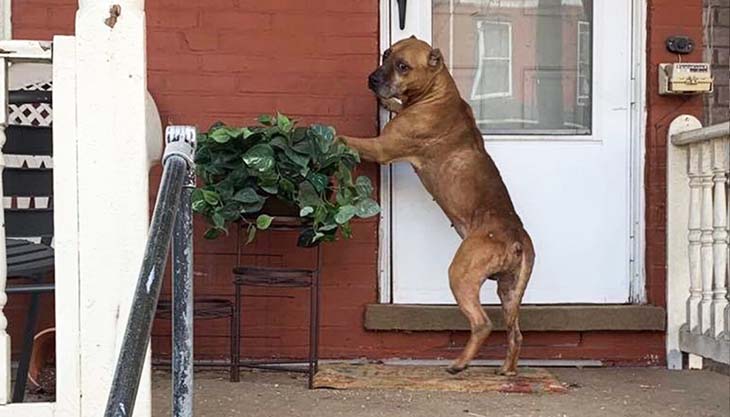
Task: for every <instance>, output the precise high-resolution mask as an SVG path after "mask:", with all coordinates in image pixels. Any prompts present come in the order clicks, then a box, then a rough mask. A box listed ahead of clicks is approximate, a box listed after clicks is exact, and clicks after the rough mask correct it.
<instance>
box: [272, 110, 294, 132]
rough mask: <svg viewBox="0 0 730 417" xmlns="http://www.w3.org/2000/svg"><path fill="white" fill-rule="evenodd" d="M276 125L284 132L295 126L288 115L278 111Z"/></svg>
mask: <svg viewBox="0 0 730 417" xmlns="http://www.w3.org/2000/svg"><path fill="white" fill-rule="evenodd" d="M276 126H277V127H278V128H279V129H281V130H282V131H283V132H289V131H290V130H291V129H292V128H293V127H294V122H292V121H291V120H290V119H289V118H288V117H286V116H284V115H283V114H281V113H277V114H276Z"/></svg>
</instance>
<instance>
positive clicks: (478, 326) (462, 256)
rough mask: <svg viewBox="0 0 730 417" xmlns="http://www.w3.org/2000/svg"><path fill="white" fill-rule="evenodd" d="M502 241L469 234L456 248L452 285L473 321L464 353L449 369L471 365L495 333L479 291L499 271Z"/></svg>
mask: <svg viewBox="0 0 730 417" xmlns="http://www.w3.org/2000/svg"><path fill="white" fill-rule="evenodd" d="M501 246H503V245H500V244H495V243H494V242H492V241H490V240H489V238H487V237H478V236H475V237H468V238H467V239H466V240H464V241H463V242H462V243H461V246H459V250H457V251H456V255H455V256H454V260H453V261H452V263H451V266H450V267H449V285H450V286H451V292H452V293H453V294H454V298H456V302H457V303H458V304H459V309H460V310H461V312H462V313H464V315H465V316H466V318H467V320H469V326H470V329H471V336H470V337H469V341H468V342H467V344H466V346H465V347H464V350H463V351H462V353H461V355H459V357H458V358H457V359H456V361H454V363H453V364H451V366H450V367H449V368H448V369H447V371H448V372H449V373H451V374H457V373H459V372H461V371H463V370H464V369H466V368H467V366H469V362H470V361H471V360H472V359H473V358H474V356H476V354H477V353H478V352H479V348H480V347H481V346H482V344H483V343H484V341H485V340H486V339H487V337H489V334H490V333H491V332H492V322H491V321H490V320H489V317H487V313H486V312H484V309H483V308H482V305H481V303H480V301H479V290H480V288H481V286H482V284H483V283H484V281H485V280H486V279H487V277H489V276H491V275H493V274H495V273H496V272H498V271H499V269H500V267H501V265H500V263H501V259H503V257H502V256H500V255H501V253H500V251H501V250H503V249H502V248H501Z"/></svg>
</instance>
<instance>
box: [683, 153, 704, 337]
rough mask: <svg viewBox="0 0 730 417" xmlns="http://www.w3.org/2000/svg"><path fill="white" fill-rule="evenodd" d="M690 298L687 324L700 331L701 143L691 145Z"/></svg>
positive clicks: (689, 171) (690, 327) (688, 300)
mask: <svg viewBox="0 0 730 417" xmlns="http://www.w3.org/2000/svg"><path fill="white" fill-rule="evenodd" d="M687 173H688V176H689V224H688V228H689V234H688V239H689V279H690V288H689V298H688V299H687V324H688V325H689V329H690V330H691V331H692V332H693V333H699V332H700V325H699V311H700V300H701V299H702V275H701V271H700V236H701V235H702V229H701V228H700V225H701V223H700V213H701V211H700V204H701V200H700V194H701V193H700V145H699V144H696V145H690V146H689V169H688V171H687Z"/></svg>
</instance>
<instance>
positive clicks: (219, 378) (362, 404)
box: [153, 368, 730, 417]
mask: <svg viewBox="0 0 730 417" xmlns="http://www.w3.org/2000/svg"><path fill="white" fill-rule="evenodd" d="M466 372H468V371H466ZM551 372H553V373H555V374H556V375H557V377H558V378H559V379H560V380H561V381H562V382H564V383H566V384H568V386H569V387H570V389H569V391H568V393H567V394H499V393H488V394H464V393H451V392H412V391H396V390H394V391H385V390H356V391H334V390H308V389H307V388H306V385H307V380H306V377H304V376H302V375H301V374H288V373H274V372H265V371H255V372H242V373H241V382H238V383H231V382H229V381H228V376H227V374H226V373H224V372H213V371H210V372H208V371H206V372H199V373H196V375H195V414H194V415H195V417H283V416H296V417H314V416H317V417H329V416H332V417H336V416H348V417H376V416H377V417H654V416H656V417H730V377H728V376H726V375H722V374H719V373H715V372H709V371H668V370H665V369H647V368H641V369H636V368H605V369H572V368H563V369H551ZM170 403H171V401H170V374H169V373H167V372H164V371H155V373H154V376H153V416H154V417H168V416H170V415H171V414H170Z"/></svg>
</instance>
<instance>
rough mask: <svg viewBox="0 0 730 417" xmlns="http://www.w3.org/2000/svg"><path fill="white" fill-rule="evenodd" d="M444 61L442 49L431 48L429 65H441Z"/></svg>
mask: <svg viewBox="0 0 730 417" xmlns="http://www.w3.org/2000/svg"><path fill="white" fill-rule="evenodd" d="M443 61H444V57H443V56H442V55H441V51H440V50H439V49H438V48H436V49H431V52H430V53H429V54H428V66H429V67H434V68H436V67H438V66H440V65H441V64H442V63H443Z"/></svg>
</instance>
